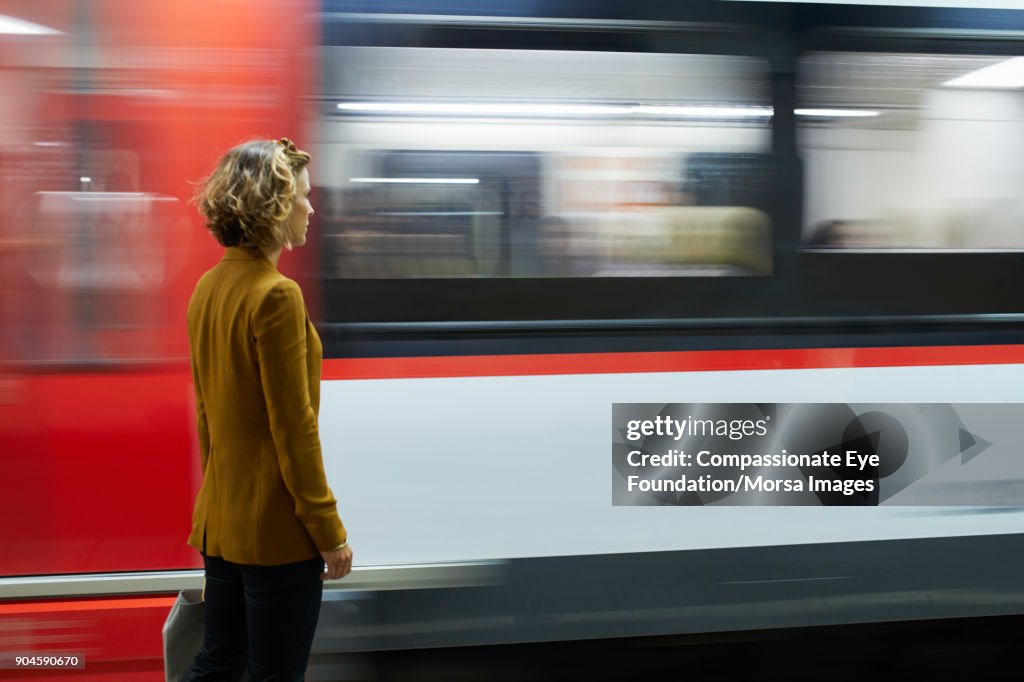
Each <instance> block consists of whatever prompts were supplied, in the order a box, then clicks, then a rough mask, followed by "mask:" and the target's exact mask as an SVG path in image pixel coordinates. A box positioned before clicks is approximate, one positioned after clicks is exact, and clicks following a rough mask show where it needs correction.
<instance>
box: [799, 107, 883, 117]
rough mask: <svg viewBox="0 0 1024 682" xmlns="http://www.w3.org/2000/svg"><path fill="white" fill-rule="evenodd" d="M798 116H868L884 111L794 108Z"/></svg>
mask: <svg viewBox="0 0 1024 682" xmlns="http://www.w3.org/2000/svg"><path fill="white" fill-rule="evenodd" d="M793 113H795V114H796V115H797V116H818V117H821V118H868V117H871V116H878V115H879V114H881V113H882V112H880V111H873V110H871V109H794V110H793Z"/></svg>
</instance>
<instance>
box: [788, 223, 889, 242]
mask: <svg viewBox="0 0 1024 682" xmlns="http://www.w3.org/2000/svg"><path fill="white" fill-rule="evenodd" d="M886 231H887V230H886V228H885V226H884V225H879V224H875V223H871V222H869V221H864V220H828V221H825V222H822V223H819V224H818V225H817V226H816V227H815V229H814V231H813V232H812V233H811V236H810V237H809V238H808V240H807V246H809V247H811V248H816V249H859V248H879V247H888V246H891V243H890V240H889V239H887V238H885V236H883V235H884V234H885V232H886Z"/></svg>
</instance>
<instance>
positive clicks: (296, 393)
mask: <svg viewBox="0 0 1024 682" xmlns="http://www.w3.org/2000/svg"><path fill="white" fill-rule="evenodd" d="M253 334H254V336H255V338H256V351H257V355H258V359H259V369H260V379H261V381H262V383H263V396H264V399H265V400H266V404H267V414H268V416H269V417H270V432H271V435H272V436H273V439H274V446H275V449H276V451H277V461H278V466H280V468H281V477H282V478H283V479H284V484H285V486H286V487H287V488H288V491H289V492H290V493H291V495H292V498H293V499H294V500H295V515H296V516H298V518H299V520H300V521H301V522H302V525H303V526H305V528H306V531H307V532H308V533H309V535H310V537H311V538H313V543H314V544H315V545H316V547H317V549H318V550H319V551H321V552H326V551H329V550H332V549H334V548H335V547H337V546H338V545H340V544H341V543H343V542H345V540H346V537H347V535H346V532H345V527H344V526H343V525H342V523H341V519H340V518H339V517H338V511H337V501H336V500H335V498H334V493H332V492H331V489H330V488H329V487H328V485H327V475H326V474H325V473H324V464H323V456H322V453H321V450H320V433H319V430H318V428H317V421H316V414H315V413H314V412H313V407H312V405H311V404H310V398H309V384H308V378H307V371H308V370H307V366H306V307H305V304H304V303H303V301H302V292H301V291H300V290H299V286H298V285H297V284H296V283H295V282H292V281H291V280H287V279H286V280H282V281H280V282H277V283H275V284H274V285H273V286H272V287H271V288H270V290H269V291H268V292H267V294H266V296H265V297H264V298H263V301H262V302H261V303H260V306H259V309H258V310H257V312H256V316H255V320H254V322H253Z"/></svg>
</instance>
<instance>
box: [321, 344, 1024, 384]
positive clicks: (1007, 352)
mask: <svg viewBox="0 0 1024 682" xmlns="http://www.w3.org/2000/svg"><path fill="white" fill-rule="evenodd" d="M1018 363H1022V364H1024V345H1019V344H1014V345H999V346H911V347H894V348H786V349H776V350H698V351H668V352H653V353H569V354H557V353H552V354H544V355H469V356H444V357H411V358H410V357H403V358H334V359H330V360H325V361H324V365H323V378H324V379H327V380H330V379H425V378H440V377H478V376H479V377H482V376H530V375H551V374H624V373H635V372H708V371H713V372H722V371H737V370H758V369H827V368H835V367H921V366H941V365H1003V364H1018Z"/></svg>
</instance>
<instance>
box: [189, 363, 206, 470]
mask: <svg viewBox="0 0 1024 682" xmlns="http://www.w3.org/2000/svg"><path fill="white" fill-rule="evenodd" d="M192 385H193V386H194V387H195V395H196V432H197V433H198V434H199V462H200V464H201V465H202V472H203V473H204V474H205V473H206V460H208V459H209V458H210V427H209V425H208V424H207V422H206V405H205V404H204V403H203V391H202V390H201V389H200V388H199V373H198V372H197V371H196V361H195V359H194V358H193V359H192Z"/></svg>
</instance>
